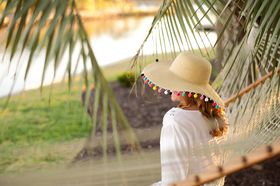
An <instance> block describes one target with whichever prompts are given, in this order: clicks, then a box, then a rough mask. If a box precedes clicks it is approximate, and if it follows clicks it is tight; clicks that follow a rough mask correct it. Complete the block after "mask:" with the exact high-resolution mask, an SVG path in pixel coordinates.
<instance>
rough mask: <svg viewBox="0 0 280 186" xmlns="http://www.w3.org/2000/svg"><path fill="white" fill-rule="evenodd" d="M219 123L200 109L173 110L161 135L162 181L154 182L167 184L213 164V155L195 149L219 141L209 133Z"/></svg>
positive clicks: (164, 119) (164, 123) (165, 116)
mask: <svg viewBox="0 0 280 186" xmlns="http://www.w3.org/2000/svg"><path fill="white" fill-rule="evenodd" d="M216 124H217V123H216V120H215V119H208V118H206V117H205V116H203V115H202V114H201V112H200V111H198V110H184V109H181V108H176V107H173V108H172V109H170V110H169V111H168V112H167V113H166V114H165V115H164V117H163V126H162V129H161V136H160V156H161V182H157V183H155V184H154V185H161V186H165V185H168V184H170V183H173V182H176V181H179V180H183V179H185V178H186V177H187V175H189V174H195V173H199V172H202V171H203V170H204V169H205V168H207V167H208V166H212V165H213V160H212V158H211V156H210V154H209V155H203V156H198V155H192V152H191V149H192V148H193V147H194V146H195V147H197V146H199V145H200V144H201V145H206V144H209V143H213V142H214V143H216V141H215V139H214V138H213V137H212V136H211V135H210V134H209V131H210V130H211V127H214V126H215V125H216Z"/></svg>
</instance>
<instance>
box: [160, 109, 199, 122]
mask: <svg viewBox="0 0 280 186" xmlns="http://www.w3.org/2000/svg"><path fill="white" fill-rule="evenodd" d="M196 117H201V113H200V111H199V110H185V109H181V108H179V107H173V108H171V109H170V110H168V111H167V112H166V114H165V115H164V118H163V120H168V121H174V122H175V123H181V122H184V123H186V122H188V121H190V120H193V119H194V118H196Z"/></svg>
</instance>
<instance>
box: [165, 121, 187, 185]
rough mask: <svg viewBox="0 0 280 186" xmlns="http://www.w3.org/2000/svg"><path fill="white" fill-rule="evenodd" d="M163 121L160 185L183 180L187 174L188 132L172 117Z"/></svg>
mask: <svg viewBox="0 0 280 186" xmlns="http://www.w3.org/2000/svg"><path fill="white" fill-rule="evenodd" d="M166 120H167V121H166ZM165 121H166V122H165V123H163V126H162V129H161V139H160V149H161V150H160V151H161V153H160V154H161V181H162V185H168V184H170V183H173V182H175V181H179V180H183V179H184V178H186V177H187V175H188V172H189V163H188V149H189V146H190V141H189V139H188V138H189V134H188V130H186V128H184V127H182V125H180V124H179V123H178V122H176V120H175V119H174V117H170V116H169V117H168V118H165Z"/></svg>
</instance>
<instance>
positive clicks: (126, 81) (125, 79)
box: [118, 72, 135, 87]
mask: <svg viewBox="0 0 280 186" xmlns="http://www.w3.org/2000/svg"><path fill="white" fill-rule="evenodd" d="M118 82H119V83H120V84H121V86H124V87H132V85H133V84H134V82H135V74H134V73H133V72H125V73H123V74H121V75H119V76H118Z"/></svg>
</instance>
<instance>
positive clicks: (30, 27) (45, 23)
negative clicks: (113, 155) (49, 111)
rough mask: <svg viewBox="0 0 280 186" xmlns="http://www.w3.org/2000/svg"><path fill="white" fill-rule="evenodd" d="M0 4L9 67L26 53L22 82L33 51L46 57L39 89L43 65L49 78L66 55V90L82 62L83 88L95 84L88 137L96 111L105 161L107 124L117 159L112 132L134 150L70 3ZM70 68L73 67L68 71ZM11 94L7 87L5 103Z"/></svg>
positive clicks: (16, 0)
mask: <svg viewBox="0 0 280 186" xmlns="http://www.w3.org/2000/svg"><path fill="white" fill-rule="evenodd" d="M1 3H3V4H5V8H4V10H3V12H2V14H1V16H0V28H2V29H6V30H7V33H8V36H7V39H6V41H5V42H6V43H5V55H9V57H10V63H11V62H12V60H13V59H14V58H15V53H16V52H17V51H20V56H22V54H23V52H24V51H25V50H29V52H28V60H27V67H26V69H25V75H24V79H25V80H26V78H27V76H28V75H29V73H30V68H31V66H32V65H33V64H34V63H35V61H34V56H35V55H36V53H37V52H43V53H44V56H45V59H44V64H43V73H42V78H41V91H42V86H43V84H44V79H45V74H46V70H47V67H49V66H50V65H52V66H53V69H54V75H53V80H54V78H55V76H56V72H57V70H58V67H59V66H60V64H61V63H62V56H63V54H64V53H67V54H68V55H67V56H68V58H69V59H68V60H66V63H67V64H66V67H67V68H66V72H65V74H68V82H69V83H68V88H69V90H70V89H71V81H72V79H73V78H72V77H73V75H75V71H76V70H75V69H76V67H77V66H78V64H79V63H81V64H83V69H84V73H83V74H84V76H83V78H84V83H85V84H86V85H87V86H88V85H89V82H90V81H91V82H93V83H95V84H96V89H95V91H96V94H95V98H94V99H95V100H94V102H95V104H94V117H93V121H92V126H93V128H92V130H93V131H92V134H95V130H96V127H95V126H96V124H97V122H98V121H97V119H96V118H97V112H98V110H100V116H101V118H102V122H101V123H102V126H103V127H102V135H103V143H102V147H103V154H104V157H106V154H107V125H108V124H109V123H113V134H114V140H115V149H116V151H117V152H118V153H119V155H120V145H121V144H120V142H119V139H118V138H119V136H118V131H117V130H123V131H125V132H124V134H125V136H126V137H127V138H126V139H127V141H126V143H127V144H131V145H132V146H134V147H135V148H139V144H138V141H137V139H136V137H135V135H134V132H133V131H132V128H131V127H130V124H129V123H128V121H127V119H126V117H125V116H124V114H123V112H122V110H121V108H120V106H119V104H118V103H117V100H116V99H115V97H114V94H113V92H112V89H111V87H110V86H109V84H108V82H107V81H106V80H105V78H104V76H103V74H102V72H101V69H100V67H99V65H98V63H97V60H96V58H95V56H94V53H93V50H92V47H91V44H90V42H89V38H88V36H87V33H86V31H85V28H84V25H83V22H82V20H81V17H80V15H79V12H78V11H77V8H76V4H75V1H74V0H71V1H68V0H58V1H57V0H50V1H43V0H7V1H2V2H1ZM4 20H8V24H7V25H4ZM6 26H7V27H6ZM79 48H80V49H79ZM76 49H78V50H79V56H81V57H78V58H77V61H73V59H76V58H75V56H74V55H73V51H74V50H76ZM3 58H4V57H3ZM19 61H20V60H19ZM87 61H90V65H91V69H92V70H91V71H88V68H87V66H86V65H87ZM63 62H65V60H64V61H63ZM75 64H76V65H75ZM73 66H76V67H74V68H73ZM73 71H74V73H73ZM51 86H52V85H51ZM11 92H12V89H11V91H10V94H9V96H8V99H7V104H8V100H9V98H10V96H11ZM100 103H101V105H102V108H101V107H100ZM92 137H94V135H92V136H91V137H90V138H89V141H88V143H91V140H92Z"/></svg>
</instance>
